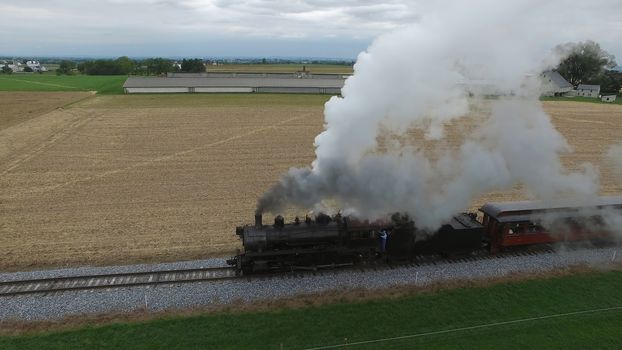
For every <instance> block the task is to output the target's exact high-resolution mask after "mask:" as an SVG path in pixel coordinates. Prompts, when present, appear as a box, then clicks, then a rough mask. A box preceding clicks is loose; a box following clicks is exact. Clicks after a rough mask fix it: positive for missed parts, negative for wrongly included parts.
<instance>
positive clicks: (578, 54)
mask: <svg viewBox="0 0 622 350" xmlns="http://www.w3.org/2000/svg"><path fill="white" fill-rule="evenodd" d="M556 51H558V52H559V53H560V54H562V55H566V58H565V59H563V60H562V61H561V62H560V64H559V66H557V69H556V70H557V71H558V72H559V74H561V75H562V76H563V77H564V78H566V80H568V82H570V84H572V85H573V86H575V87H577V86H578V85H579V84H589V83H592V84H597V83H598V80H599V78H602V76H603V74H604V72H605V70H606V69H607V68H613V67H615V66H616V65H617V64H616V61H615V57H614V56H613V55H612V54H610V53H608V52H607V51H605V50H603V49H601V48H600V45H598V44H597V43H595V42H593V41H591V40H587V41H585V42H580V43H567V44H564V45H559V46H557V47H556Z"/></svg>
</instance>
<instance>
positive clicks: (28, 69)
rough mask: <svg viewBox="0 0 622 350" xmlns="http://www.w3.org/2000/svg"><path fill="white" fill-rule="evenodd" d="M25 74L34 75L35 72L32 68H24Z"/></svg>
mask: <svg viewBox="0 0 622 350" xmlns="http://www.w3.org/2000/svg"><path fill="white" fill-rule="evenodd" d="M24 72H26V73H32V72H33V70H32V68H30V67H28V66H26V67H24Z"/></svg>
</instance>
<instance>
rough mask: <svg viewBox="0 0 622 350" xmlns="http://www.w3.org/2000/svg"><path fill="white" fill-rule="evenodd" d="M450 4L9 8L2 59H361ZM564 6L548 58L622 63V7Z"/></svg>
mask: <svg viewBox="0 0 622 350" xmlns="http://www.w3.org/2000/svg"><path fill="white" fill-rule="evenodd" d="M464 1H467V0H464ZM474 1H477V0H474ZM525 1H526V2H529V1H532V2H533V1H534V0H525ZM443 3H444V1H433V0H418V1H417V0H410V1H407V0H389V1H383V2H379V1H371V0H358V1H356V0H340V1H332V0H289V1H274V0H246V1H242V0H179V1H173V0H80V1H77V0H28V1H15V0H0V55H1V56H11V55H14V56H59V57H118V56H122V55H126V56H130V57H152V56H164V57H326V58H348V59H354V58H356V57H357V55H358V54H359V53H360V52H361V51H364V50H365V49H366V48H367V47H368V46H369V44H370V43H371V42H372V41H373V39H374V38H376V37H377V36H379V35H382V34H384V33H387V32H390V31H391V30H394V29H397V28H400V27H403V26H411V25H416V24H417V23H418V22H419V21H421V20H422V18H425V17H426V16H434V12H435V11H442V10H443V6H442V4H443ZM499 3H503V2H502V1H500V2H499ZM439 4H440V5H439ZM563 6H565V7H566V9H568V8H572V9H573V10H572V15H571V16H566V18H563V19H560V18H556V15H555V8H554V7H551V8H550V11H551V16H550V17H551V18H550V20H551V33H549V34H550V37H551V38H550V41H549V42H547V43H546V45H549V47H543V51H544V50H547V49H550V47H553V46H555V45H556V44H559V43H562V42H567V41H582V40H586V39H592V40H595V41H597V42H599V43H600V44H601V46H602V47H603V48H604V49H605V50H607V51H609V52H610V53H613V54H614V55H616V57H618V58H619V59H618V61H619V62H618V63H620V61H622V40H620V38H621V35H620V33H622V1H620V0H594V1H587V2H586V1H575V0H567V1H564V2H563ZM482 15H486V14H482ZM473 20H477V18H474V19H473ZM447 25H448V26H451V23H448V24H447ZM577 26H578V27H582V30H580V31H578V32H580V33H581V34H580V35H575V33H574V31H573V28H575V27H577ZM586 28H589V29H587V30H586ZM491 30H494V29H493V28H491ZM517 30H519V28H517Z"/></svg>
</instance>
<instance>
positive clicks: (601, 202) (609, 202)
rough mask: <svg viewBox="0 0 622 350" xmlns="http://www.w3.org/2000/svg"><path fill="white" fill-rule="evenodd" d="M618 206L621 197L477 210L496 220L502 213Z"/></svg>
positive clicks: (488, 205) (508, 204) (494, 205)
mask: <svg viewBox="0 0 622 350" xmlns="http://www.w3.org/2000/svg"><path fill="white" fill-rule="evenodd" d="M613 205H615V206H619V205H622V196H609V197H598V198H596V199H594V200H590V201H581V202H576V201H574V202H569V201H565V202H557V203H549V202H542V201H522V202H499V203H486V204H484V205H483V206H482V207H481V208H480V209H479V210H480V211H481V212H483V213H486V214H488V215H489V216H491V217H493V218H497V217H498V216H499V215H501V214H503V213H508V214H509V215H512V214H511V212H516V211H538V210H560V209H578V208H589V207H600V206H613Z"/></svg>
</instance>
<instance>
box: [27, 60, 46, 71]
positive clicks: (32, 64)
mask: <svg viewBox="0 0 622 350" xmlns="http://www.w3.org/2000/svg"><path fill="white" fill-rule="evenodd" d="M26 65H27V66H28V67H29V68H30V69H32V71H33V72H47V68H45V67H44V66H42V65H41V63H39V61H26Z"/></svg>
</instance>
